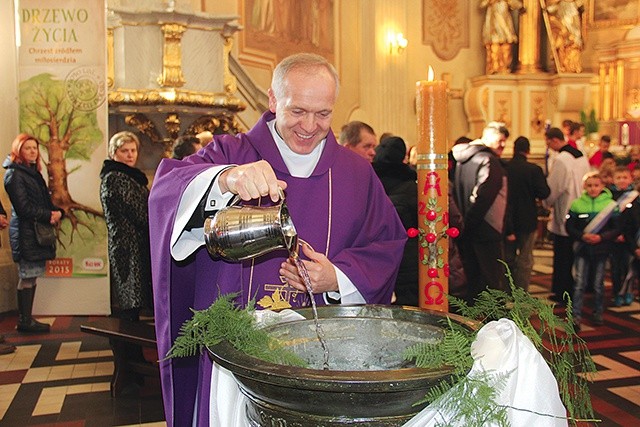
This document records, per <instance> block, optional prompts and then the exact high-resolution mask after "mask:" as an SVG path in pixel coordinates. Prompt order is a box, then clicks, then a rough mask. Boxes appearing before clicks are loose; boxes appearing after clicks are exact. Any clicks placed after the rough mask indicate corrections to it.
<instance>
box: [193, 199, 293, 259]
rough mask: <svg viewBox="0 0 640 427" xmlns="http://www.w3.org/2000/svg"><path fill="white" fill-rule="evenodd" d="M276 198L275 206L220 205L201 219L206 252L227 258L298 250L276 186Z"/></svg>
mask: <svg viewBox="0 0 640 427" xmlns="http://www.w3.org/2000/svg"><path fill="white" fill-rule="evenodd" d="M279 193H280V202H279V203H278V204H277V205H275V206H267V207H262V206H249V205H239V203H240V198H239V197H237V196H236V197H235V198H234V200H233V201H232V203H231V205H230V206H228V207H226V208H223V209H220V210H219V211H218V212H216V214H215V215H213V216H210V217H208V218H207V219H205V221H204V240H205V243H206V245H207V250H208V251H209V253H210V254H211V255H212V256H214V257H218V258H222V259H225V260H227V261H242V260H245V259H250V258H256V257H259V256H261V255H264V254H266V253H269V252H272V251H274V250H277V249H286V250H288V251H289V256H292V257H295V256H297V254H298V233H297V232H296V229H295V227H294V225H293V221H292V220H291V216H290V215H289V210H288V209H287V205H286V203H285V197H284V192H283V191H282V189H279Z"/></svg>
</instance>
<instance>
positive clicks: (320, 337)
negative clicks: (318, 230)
mask: <svg viewBox="0 0 640 427" xmlns="http://www.w3.org/2000/svg"><path fill="white" fill-rule="evenodd" d="M291 258H292V259H293V262H294V263H295V264H296V267H297V268H298V273H299V274H300V277H302V281H303V282H304V284H305V286H306V288H307V293H308V294H309V298H310V299H311V308H312V309H313V320H314V321H315V325H316V335H317V336H318V341H320V345H321V346H322V352H323V363H322V369H324V370H329V348H328V347H327V342H326V340H325V336H324V330H323V329H322V325H320V321H319V320H318V308H317V306H316V300H315V298H314V297H313V290H312V289H311V278H310V277H309V272H308V271H307V267H305V266H304V263H303V262H302V260H301V259H300V257H299V256H298V254H297V252H294V253H293V254H292V257H291Z"/></svg>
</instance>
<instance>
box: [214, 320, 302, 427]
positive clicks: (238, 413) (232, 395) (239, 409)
mask: <svg viewBox="0 0 640 427" xmlns="http://www.w3.org/2000/svg"><path fill="white" fill-rule="evenodd" d="M254 316H255V317H256V320H257V325H258V326H261V327H262V326H268V325H273V324H276V323H282V322H292V321H294V320H302V319H304V316H302V315H301V314H298V313H296V312H295V311H293V310H289V309H286V310H282V311H280V312H277V313H276V312H275V311H271V310H256V311H255V312H254ZM246 403H247V397H246V396H245V395H244V394H242V392H241V391H240V387H238V383H237V382H236V379H235V377H234V376H233V374H232V373H231V371H229V370H228V369H226V368H223V367H222V366H220V365H218V364H217V363H215V362H214V363H213V368H212V370H211V400H210V401H209V420H210V425H211V426H220V427H222V426H224V427H249V421H248V420H247V417H246V415H245V414H246V411H245V405H246Z"/></svg>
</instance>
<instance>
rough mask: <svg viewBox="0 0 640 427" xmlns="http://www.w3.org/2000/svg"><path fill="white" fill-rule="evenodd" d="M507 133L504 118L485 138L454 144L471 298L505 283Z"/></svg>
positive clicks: (461, 244) (457, 197) (462, 250)
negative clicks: (504, 162) (504, 154)
mask: <svg viewBox="0 0 640 427" xmlns="http://www.w3.org/2000/svg"><path fill="white" fill-rule="evenodd" d="M508 136H509V131H508V130H507V128H505V127H504V125H503V124H502V123H498V122H491V123H489V124H488V125H487V127H486V128H485V129H484V130H483V131H482V137H481V138H480V139H476V140H474V141H471V142H470V143H462V144H457V145H454V146H453V149H452V152H453V158H454V159H455V161H456V168H455V174H454V197H455V200H456V203H457V205H458V207H459V208H460V211H461V212H462V217H463V218H464V232H463V233H462V234H461V235H460V238H459V248H460V255H461V257H462V264H463V266H464V270H465V274H466V276H467V283H468V292H467V300H468V302H469V303H471V304H473V302H474V300H475V298H476V297H477V296H478V294H479V293H480V292H481V291H482V290H484V289H485V288H486V287H490V288H493V289H505V277H504V266H503V265H502V264H501V263H500V261H499V260H502V259H504V243H503V239H504V224H505V214H506V209H507V174H506V171H505V170H504V167H503V166H502V163H501V161H500V158H499V156H498V154H497V153H498V152H499V151H500V149H501V147H504V144H505V142H506V140H507V137H508Z"/></svg>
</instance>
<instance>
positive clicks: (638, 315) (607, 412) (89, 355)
mask: <svg viewBox="0 0 640 427" xmlns="http://www.w3.org/2000/svg"><path fill="white" fill-rule="evenodd" d="M535 258H536V265H535V267H534V270H535V273H536V276H535V277H534V278H533V279H532V282H533V283H532V284H531V286H530V289H529V291H530V292H531V293H532V294H535V295H538V296H540V297H542V298H545V297H546V296H548V295H550V289H549V276H548V275H549V274H550V273H551V268H550V264H551V252H550V251H548V250H537V251H536V253H535ZM587 319H588V318H587ZM40 320H43V321H46V322H47V323H50V324H51V325H52V332H51V333H50V334H43V335H24V334H18V333H17V332H15V329H14V326H15V321H16V319H15V313H14V314H9V315H6V314H5V315H2V316H0V331H2V333H4V335H5V336H6V337H7V340H8V341H9V342H11V343H13V344H14V345H16V346H17V347H18V351H17V352H16V353H14V354H10V355H4V356H0V426H9V427H13V426H16V427H22V426H27V425H29V426H39V427H53V426H56V427H57V426H65V427H67V426H71V427H75V426H78V427H80V426H96V427H101V426H153V427H155V426H166V423H165V422H164V414H163V411H162V402H161V396H160V390H159V384H158V381H155V380H154V379H153V378H151V379H146V380H145V384H144V385H143V386H141V387H137V386H135V387H134V386H131V387H130V388H129V389H126V390H125V392H124V393H123V395H122V396H121V397H119V398H117V399H113V398H111V395H110V392H109V382H110V377H111V373H112V371H113V355H112V353H111V350H110V349H109V345H108V341H107V340H106V339H105V338H102V337H99V336H94V335H89V334H85V333H82V332H80V324H82V323H83V322H85V321H86V320H87V317H84V316H73V317H58V318H47V319H40ZM639 325H640V304H639V303H638V302H634V303H633V304H632V305H631V306H629V307H620V308H609V309H608V310H607V312H606V313H605V325H604V326H602V327H594V326H592V325H589V323H588V321H587V322H585V323H584V324H583V329H582V333H581V336H582V337H583V338H584V339H585V341H586V342H587V344H588V346H589V349H590V351H591V352H592V355H593V358H594V361H595V363H596V365H597V367H598V373H597V374H596V375H595V377H594V382H593V387H592V400H593V405H594V408H595V410H596V412H597V414H598V416H599V417H600V418H601V419H602V423H599V424H598V426H599V427H616V426H624V427H629V426H636V425H640V334H639V333H638V332H637V331H640V326H639ZM633 331H636V332H633ZM153 356H154V355H151V357H153ZM579 425H580V426H586V425H587V424H579ZM222 427H226V426H222Z"/></svg>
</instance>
